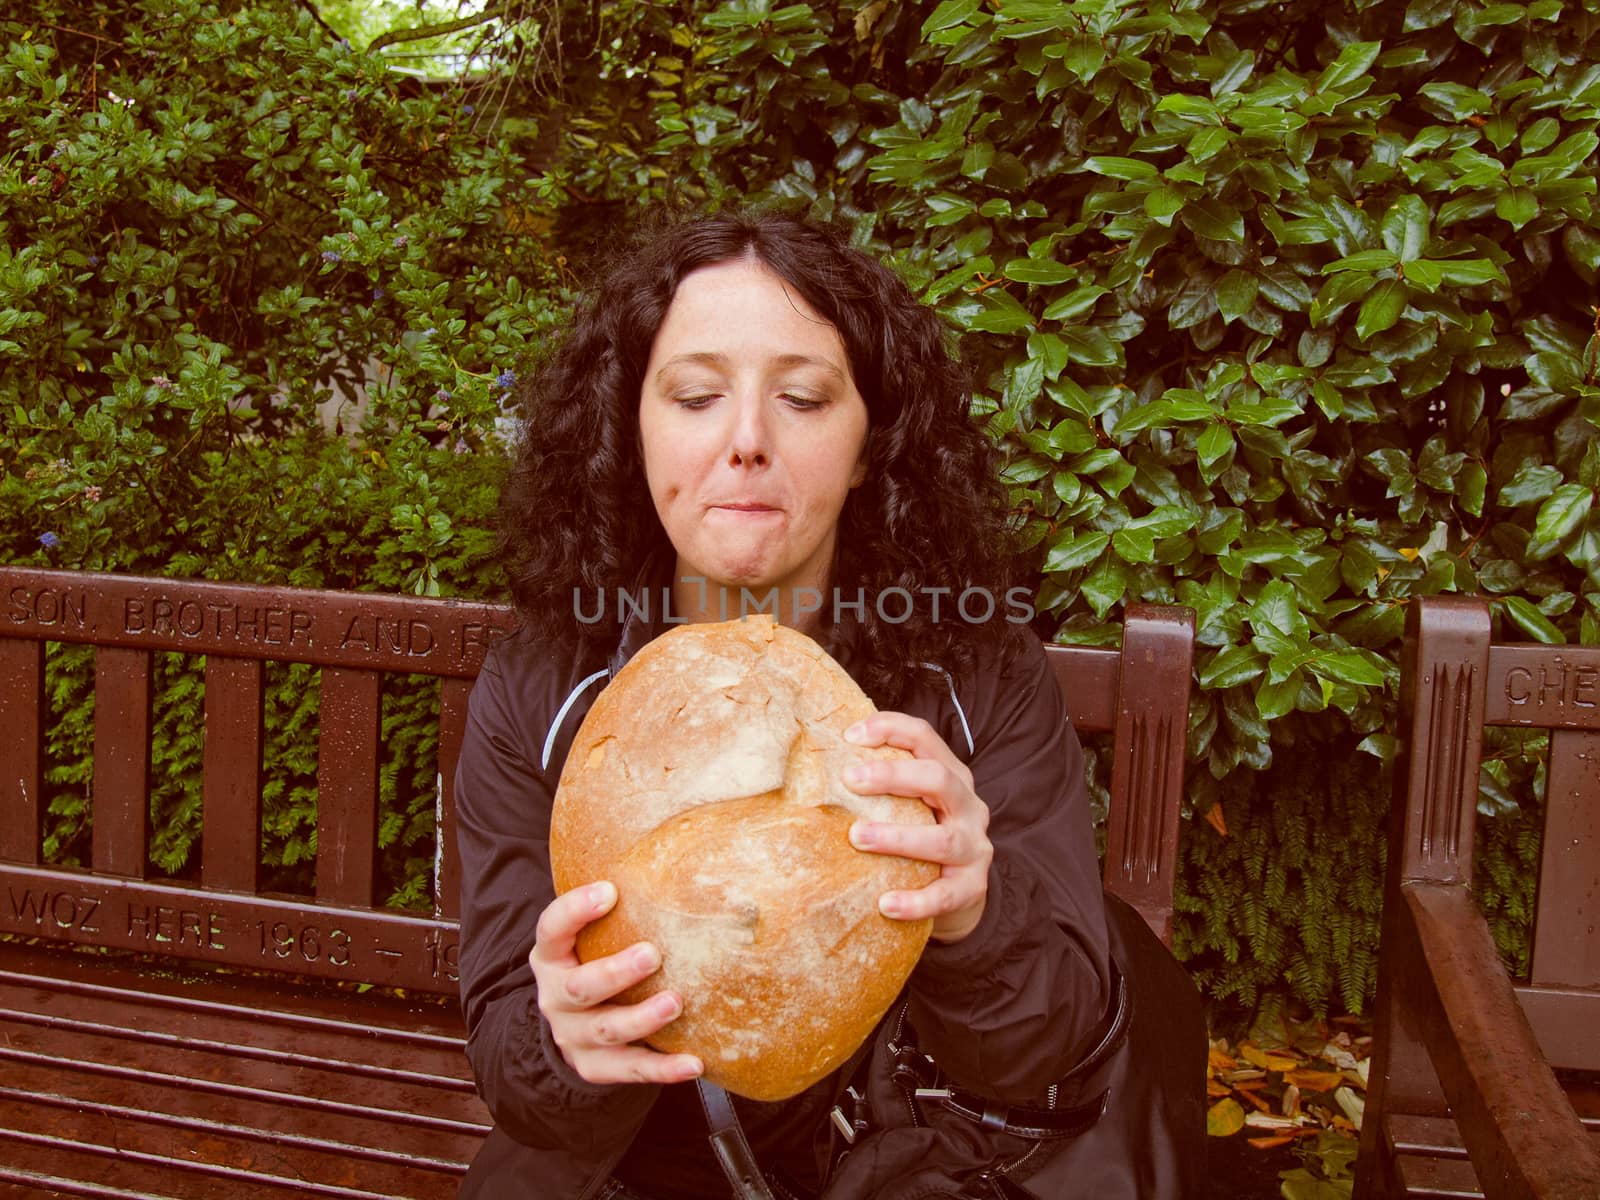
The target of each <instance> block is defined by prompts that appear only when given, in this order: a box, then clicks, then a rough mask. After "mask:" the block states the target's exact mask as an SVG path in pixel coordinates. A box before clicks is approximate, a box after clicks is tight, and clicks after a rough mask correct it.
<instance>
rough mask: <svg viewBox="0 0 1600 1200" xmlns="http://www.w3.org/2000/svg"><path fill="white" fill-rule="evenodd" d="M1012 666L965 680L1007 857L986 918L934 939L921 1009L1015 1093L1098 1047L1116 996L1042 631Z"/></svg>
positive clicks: (985, 1090)
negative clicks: (949, 941)
mask: <svg viewBox="0 0 1600 1200" xmlns="http://www.w3.org/2000/svg"><path fill="white" fill-rule="evenodd" d="M1024 640H1025V643H1026V644H1025V646H1024V647H1023V648H1022V649H1021V650H1019V651H1018V652H1016V653H1015V654H1014V655H1013V656H1012V657H1011V660H1010V661H1009V662H1008V663H1007V665H1006V666H1005V668H1004V669H1003V670H1002V671H999V672H994V671H990V672H988V673H985V672H984V671H983V669H982V668H981V666H980V669H979V670H978V672H976V673H975V676H974V677H971V678H969V679H968V680H966V681H964V683H963V685H962V686H960V687H959V688H957V687H955V686H953V687H952V690H953V691H961V692H965V693H967V694H966V695H961V696H958V697H957V704H958V706H960V710H961V711H960V714H959V715H960V716H961V717H962V719H963V720H964V722H966V729H964V730H963V731H962V736H961V738H960V739H959V741H960V742H961V743H963V744H960V745H958V743H957V742H954V741H953V742H952V743H951V745H952V747H953V748H956V749H957V751H958V753H959V752H960V750H962V749H966V746H965V744H964V743H965V741H966V734H967V732H968V731H970V738H971V746H972V752H971V757H970V760H969V762H968V766H969V767H970V768H971V770H972V775H973V787H974V790H975V791H976V792H977V794H978V796H979V798H980V799H982V800H983V801H984V802H985V804H987V805H988V807H989V810H990V823H989V839H990V841H991V842H992V843H993V845H994V862H993V865H992V866H991V867H990V870H989V894H988V899H987V902H986V904H985V908H984V913H983V917H982V919H981V920H980V921H979V923H978V926H977V928H976V929H974V930H973V932H972V933H971V934H969V935H968V936H967V937H966V938H964V939H963V940H962V941H960V942H957V943H954V944H953V945H941V944H939V943H935V942H930V943H929V945H928V949H927V950H926V951H925V952H924V954H923V956H922V959H921V961H920V962H919V964H918V966H917V969H916V970H915V971H914V972H913V974H912V978H911V988H910V1008H909V1010H908V1015H909V1017H910V1020H911V1022H912V1025H913V1027H914V1028H915V1029H916V1031H917V1034H918V1037H919V1039H920V1042H921V1045H922V1047H923V1048H924V1049H925V1050H927V1051H928V1053H930V1054H932V1055H933V1057H934V1058H935V1059H936V1060H937V1061H938V1062H939V1064H940V1066H941V1067H943V1069H944V1070H945V1072H946V1073H947V1074H948V1075H950V1076H951V1077H952V1078H953V1079H955V1080H956V1081H957V1082H959V1083H960V1084H961V1085H962V1086H964V1087H967V1088H970V1089H971V1090H973V1091H976V1092H979V1093H980V1094H983V1095H986V1096H990V1097H993V1098H994V1099H996V1100H1001V1101H1005V1102H1009V1103H1021V1102H1025V1101H1028V1100H1030V1099H1036V1098H1037V1097H1039V1096H1041V1095H1043V1094H1044V1093H1045V1092H1046V1091H1047V1089H1048V1088H1049V1087H1050V1085H1051V1084H1053V1083H1055V1082H1056V1081H1057V1080H1059V1079H1060V1078H1061V1077H1062V1076H1063V1075H1065V1074H1066V1073H1067V1072H1068V1071H1070V1070H1071V1069H1072V1067H1073V1066H1075V1065H1076V1064H1077V1063H1079V1062H1081V1061H1082V1059H1083V1058H1084V1057H1085V1056H1086V1055H1087V1054H1088V1053H1089V1051H1090V1050H1091V1049H1092V1048H1093V1047H1092V1044H1091V1043H1092V1042H1093V1041H1094V1040H1095V1038H1096V1036H1097V1034H1098V1032H1099V1030H1100V1028H1101V1025H1102V1022H1103V1020H1104V1019H1105V1011H1106V1008H1107V1004H1108V1002H1109V1000H1110V996H1111V989H1110V969H1109V958H1108V949H1107V938H1106V923H1105V904H1104V899H1103V896H1102V893H1101V885H1100V872H1099V867H1098V862H1097V860H1096V855H1095V845H1094V829H1093V825H1092V821H1091V816H1090V812H1089V797H1088V787H1087V784H1086V781H1085V779H1084V762H1083V751H1082V748H1081V747H1080V746H1079V744H1078V737H1077V734H1076V733H1075V732H1074V731H1073V729H1072V725H1071V722H1070V721H1069V720H1068V717H1067V711H1066V705H1065V703H1064V702H1063V700H1062V698H1061V693H1060V690H1059V688H1058V687H1057V685H1056V682H1055V680H1054V678H1053V677H1052V675H1051V673H1050V668H1049V665H1048V663H1047V662H1046V660H1045V655H1044V648H1043V646H1041V645H1040V644H1039V642H1038V639H1037V638H1035V637H1034V636H1033V635H1032V634H1026V635H1025V638H1024Z"/></svg>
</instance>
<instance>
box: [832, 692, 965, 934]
mask: <svg viewBox="0 0 1600 1200" xmlns="http://www.w3.org/2000/svg"><path fill="white" fill-rule="evenodd" d="M844 736H845V740H846V741H848V742H851V743H853V744H855V745H858V746H898V747H900V748H901V749H902V750H909V751H911V753H912V755H913V756H914V757H913V758H910V759H897V760H894V761H892V762H880V761H871V762H864V763H858V764H857V765H856V766H853V767H851V768H849V769H848V770H846V771H845V773H844V782H845V785H846V786H847V787H849V788H851V789H852V790H853V791H857V792H862V793H865V794H869V795H890V796H916V797H918V798H920V799H921V800H922V801H923V803H925V804H926V805H927V806H928V807H929V808H931V809H932V810H933V815H934V819H935V820H936V821H937V824H934V825H899V824H889V823H885V822H882V821H857V822H856V823H855V824H854V825H852V826H851V827H850V841H851V843H852V844H853V845H854V846H855V847H856V848H857V849H858V850H870V851H872V852H873V853H875V854H898V855H900V856H902V857H904V858H916V859H921V860H922V861H924V862H931V863H937V864H938V865H939V868H940V869H939V878H937V879H935V880H934V881H933V882H932V883H930V884H929V885H928V886H927V887H924V888H920V889H918V890H917V891H914V892H885V893H884V894H883V895H882V896H881V897H879V900H878V909H879V911H880V912H882V913H883V915H884V916H886V917H893V918H895V919H896V920H901V921H920V920H923V919H924V918H927V917H932V918H933V934H932V936H933V938H934V939H935V940H936V941H941V942H959V941H960V940H961V939H962V938H964V937H966V936H967V935H968V934H969V933H971V932H972V931H973V930H974V929H975V928H977V925H978V919H979V918H980V917H982V916H983V907H984V903H985V901H986V900H987V898H988V895H989V864H990V863H991V862H992V861H993V860H994V846H993V845H992V844H991V843H990V841H989V832H988V831H989V806H988V805H987V804H985V803H984V802H983V801H982V800H981V799H979V797H978V794H977V792H975V791H973V790H972V772H971V771H969V770H967V765H966V764H965V763H964V762H962V761H961V760H960V759H959V758H957V757H956V756H955V752H954V751H953V750H951V749H950V747H949V746H947V745H946V744H945V741H944V739H943V738H941V737H940V736H939V735H938V733H937V732H935V730H934V728H933V726H931V725H929V724H928V723H927V722H926V721H924V720H923V719H922V718H921V717H912V716H907V715H906V714H905V713H899V712H879V713H874V714H873V715H872V716H870V717H867V718H866V719H865V720H862V721H858V722H857V723H856V724H854V725H852V726H851V727H850V728H849V729H847V730H845V735H844Z"/></svg>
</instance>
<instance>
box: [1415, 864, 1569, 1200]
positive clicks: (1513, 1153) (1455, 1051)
mask: <svg viewBox="0 0 1600 1200" xmlns="http://www.w3.org/2000/svg"><path fill="white" fill-rule="evenodd" d="M1400 895H1401V897H1402V898H1403V901H1404V904H1405V910H1404V912H1403V914H1402V919H1401V920H1400V921H1398V922H1396V925H1395V928H1396V929H1397V931H1400V932H1402V933H1403V934H1404V939H1405V942H1406V943H1408V944H1406V945H1404V946H1403V947H1402V950H1403V952H1402V953H1401V954H1399V955H1396V956H1395V958H1396V960H1397V961H1398V962H1400V963H1402V964H1404V965H1403V966H1402V967H1401V970H1400V971H1399V972H1398V974H1399V978H1398V979H1397V984H1398V986H1399V988H1400V989H1401V991H1402V993H1403V997H1402V998H1401V1011H1409V1012H1410V1013H1412V1014H1413V1015H1414V1016H1415V1017H1416V1019H1417V1021H1418V1024H1419V1026H1420V1028H1419V1029H1418V1030H1417V1031H1416V1032H1418V1033H1420V1034H1421V1036H1422V1040H1423V1043H1424V1044H1425V1045H1426V1046H1427V1048H1428V1054H1429V1056H1430V1057H1431V1058H1432V1060H1433V1065H1434V1069H1435V1071H1437V1073H1438V1076H1439V1082H1440V1085H1441V1086H1442V1087H1443V1089H1444V1093H1445V1096H1446V1098H1447V1099H1448V1100H1449V1102H1450V1107H1451V1109H1452V1110H1453V1112H1454V1114H1455V1119H1456V1123H1457V1125H1458V1126H1459V1128H1460V1131H1461V1137H1462V1141H1463V1143H1464V1144H1465V1145H1466V1147H1467V1152H1468V1155H1469V1156H1470V1157H1471V1159H1472V1165H1473V1167H1474V1168H1475V1169H1476V1171H1477V1174H1478V1180H1479V1183H1480V1184H1481V1185H1482V1187H1483V1189H1484V1194H1485V1195H1486V1196H1488V1197H1491V1198H1497V1197H1507V1198H1517V1200H1520V1198H1522V1197H1529V1198H1532V1197H1538V1198H1539V1200H1554V1198H1557V1197H1559V1198H1563V1200H1567V1198H1570V1200H1579V1198H1583V1197H1587V1198H1591V1200H1592V1198H1593V1197H1595V1196H1600V1152H1597V1151H1596V1150H1595V1148H1594V1147H1593V1145H1591V1139H1590V1137H1589V1135H1588V1133H1587V1132H1586V1131H1585V1130H1584V1128H1583V1125H1582V1123H1581V1122H1580V1121H1579V1120H1578V1116H1577V1114H1576V1113H1575V1112H1574V1111H1573V1108H1572V1105H1571V1103H1570V1102H1569V1101H1568V1099H1567V1096H1566V1093H1565V1092H1563V1091H1562V1089H1561V1085H1560V1084H1559V1083H1558V1082H1557V1081H1556V1077H1555V1074H1554V1073H1553V1072H1552V1071H1551V1070H1550V1068H1549V1066H1548V1065H1547V1064H1546V1062H1545V1060H1544V1056H1543V1054H1542V1053H1541V1052H1540V1049H1539V1043H1538V1041H1537V1039H1536V1038H1535V1037H1534V1033H1533V1027H1532V1026H1531V1025H1530V1024H1529V1023H1528V1018H1527V1016H1526V1014H1524V1012H1523V1011H1522V1005H1521V1003H1520V1002H1519V1001H1518V999H1517V996H1516V992H1515V990H1514V989H1513V987H1512V984H1511V980H1510V978H1509V977H1508V976H1507V974H1506V970H1505V967H1504V965H1503V964H1502V963H1501V961H1500V955H1499V953H1498V951H1497V950H1496V949H1495V944H1494V939H1493V937H1492V936H1491V935H1490V933H1489V927H1488V925H1487V924H1486V923H1485V921H1484V919H1483V914H1482V913H1481V912H1479V910H1478V907H1477V904H1476V903H1475V902H1474V901H1473V898H1472V895H1471V893H1470V892H1469V891H1468V890H1467V888H1466V887H1465V886H1464V885H1461V884H1442V883H1422V882H1413V883H1407V884H1405V885H1404V886H1403V887H1402V889H1401V892H1400Z"/></svg>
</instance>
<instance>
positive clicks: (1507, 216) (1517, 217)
mask: <svg viewBox="0 0 1600 1200" xmlns="http://www.w3.org/2000/svg"><path fill="white" fill-rule="evenodd" d="M1494 211H1495V213H1496V214H1497V215H1499V216H1500V217H1502V218H1503V219H1504V220H1506V221H1509V222H1510V223H1511V227H1512V228H1513V229H1521V228H1522V227H1523V226H1524V225H1526V224H1527V223H1528V222H1529V221H1531V220H1533V219H1534V218H1535V217H1536V216H1538V215H1539V197H1538V196H1536V195H1535V194H1534V193H1533V191H1532V189H1530V188H1525V187H1521V188H1510V189H1508V190H1506V191H1503V192H1501V193H1500V194H1499V195H1498V196H1497V197H1496V198H1495V202H1494Z"/></svg>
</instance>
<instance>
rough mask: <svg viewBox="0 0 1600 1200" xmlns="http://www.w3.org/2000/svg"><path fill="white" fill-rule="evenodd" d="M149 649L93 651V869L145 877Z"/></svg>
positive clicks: (148, 743) (147, 793)
mask: <svg viewBox="0 0 1600 1200" xmlns="http://www.w3.org/2000/svg"><path fill="white" fill-rule="evenodd" d="M150 687H151V679H150V652H149V651H147V650H128V649H122V648H119V647H115V646H96V647H95V652H94V793H93V794H94V805H93V812H94V818H93V820H94V833H93V839H92V840H93V845H94V869H95V870H96V871H101V872H104V873H106V874H108V875H122V876H125V877H126V878H129V879H143V878H145V875H146V868H145V859H146V856H147V853H148V848H149V844H150Z"/></svg>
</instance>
